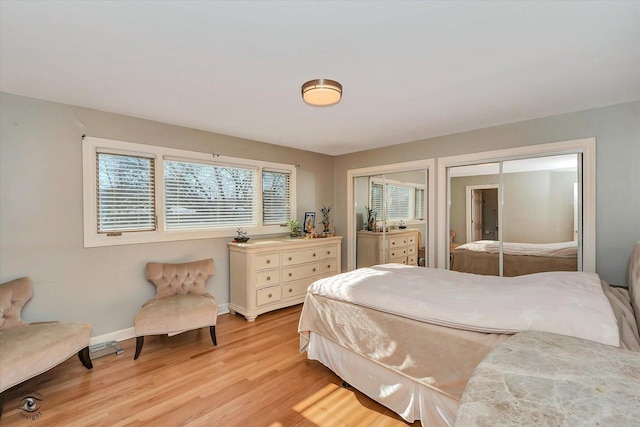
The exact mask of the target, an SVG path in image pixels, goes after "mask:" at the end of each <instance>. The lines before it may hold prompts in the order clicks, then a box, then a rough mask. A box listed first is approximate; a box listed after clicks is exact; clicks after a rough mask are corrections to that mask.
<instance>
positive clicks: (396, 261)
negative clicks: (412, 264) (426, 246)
mask: <svg viewBox="0 0 640 427" xmlns="http://www.w3.org/2000/svg"><path fill="white" fill-rule="evenodd" d="M389 263H391V264H405V265H406V264H407V257H401V258H391V259H390V260H389Z"/></svg>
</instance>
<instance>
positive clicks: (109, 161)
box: [96, 153, 156, 233]
mask: <svg viewBox="0 0 640 427" xmlns="http://www.w3.org/2000/svg"><path fill="white" fill-rule="evenodd" d="M96 166H97V167H96V175H97V176H96V178H97V179H96V187H97V188H96V193H97V197H96V202H97V217H98V218H97V219H98V221H97V228H98V233H112V232H121V231H150V230H155V229H156V220H155V219H156V213H155V188H154V182H155V163H154V159H153V158H148V157H136V156H128V155H120V154H110V153H97V156H96Z"/></svg>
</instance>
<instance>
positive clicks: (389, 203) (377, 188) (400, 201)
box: [370, 178, 424, 221]
mask: <svg viewBox="0 0 640 427" xmlns="http://www.w3.org/2000/svg"><path fill="white" fill-rule="evenodd" d="M370 185H371V198H370V203H371V209H372V210H373V211H374V212H376V213H377V218H378V219H383V216H384V217H385V218H384V219H386V220H387V221H400V220H403V221H407V220H422V219H424V218H423V216H424V213H423V210H424V189H423V188H419V185H420V184H411V183H403V182H399V181H388V180H387V181H384V186H385V188H386V191H385V197H384V200H383V197H382V195H383V181H382V180H380V179H377V178H372V179H371V181H370ZM383 203H385V209H384V212H383V209H382V208H383V206H382V204H383Z"/></svg>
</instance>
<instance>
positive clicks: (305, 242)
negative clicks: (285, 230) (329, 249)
mask: <svg viewBox="0 0 640 427" xmlns="http://www.w3.org/2000/svg"><path fill="white" fill-rule="evenodd" d="M341 241H342V236H332V237H319V238H314V239H305V238H297V239H296V238H293V239H292V238H291V237H276V238H272V239H256V240H249V241H248V242H246V243H236V242H227V245H228V246H229V249H232V250H233V249H235V250H243V249H245V250H246V249H260V248H269V249H276V250H279V249H287V248H296V247H299V248H302V247H305V246H321V245H332V244H333V245H335V244H339V243H340V242H341Z"/></svg>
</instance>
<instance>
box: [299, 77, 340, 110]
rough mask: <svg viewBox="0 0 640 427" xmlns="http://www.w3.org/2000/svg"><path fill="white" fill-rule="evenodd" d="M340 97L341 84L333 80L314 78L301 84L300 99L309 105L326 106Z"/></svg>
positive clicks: (334, 102)
mask: <svg viewBox="0 0 640 427" xmlns="http://www.w3.org/2000/svg"><path fill="white" fill-rule="evenodd" d="M340 98H342V85H341V84H340V83H338V82H336V81H335V80H329V79H315V80H310V81H308V82H306V83H305V84H303V85H302V99H304V102H306V103H307V104H309V105H314V106H316V107H327V106H329V105H333V104H337V103H338V101H340Z"/></svg>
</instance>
